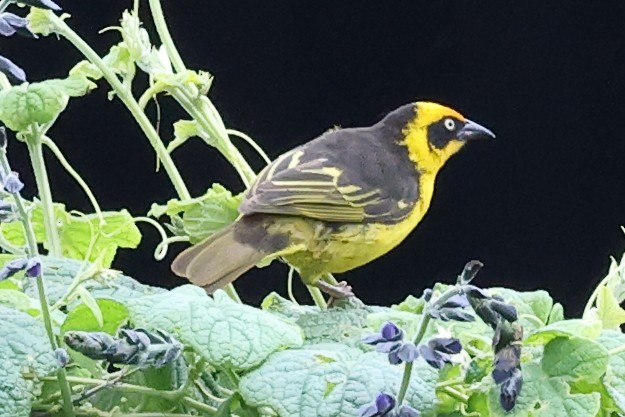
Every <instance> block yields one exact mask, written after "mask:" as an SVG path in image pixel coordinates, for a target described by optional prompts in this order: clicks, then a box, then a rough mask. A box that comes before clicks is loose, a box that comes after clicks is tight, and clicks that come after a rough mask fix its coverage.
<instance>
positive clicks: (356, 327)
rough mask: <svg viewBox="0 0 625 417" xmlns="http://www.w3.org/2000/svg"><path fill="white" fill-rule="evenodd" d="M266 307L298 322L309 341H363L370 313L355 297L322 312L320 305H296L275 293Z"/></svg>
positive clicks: (264, 302) (267, 299)
mask: <svg viewBox="0 0 625 417" xmlns="http://www.w3.org/2000/svg"><path fill="white" fill-rule="evenodd" d="M262 308H263V310H265V311H269V312H272V313H276V314H279V315H281V316H282V317H285V318H287V319H290V320H291V321H293V322H294V323H295V324H297V325H298V326H299V327H300V328H301V329H302V330H303V331H304V338H305V339H306V343H307V344H315V343H321V342H342V343H344V344H346V345H349V346H354V345H356V344H360V339H361V337H362V329H363V328H364V327H365V326H366V323H367V314H368V313H369V309H368V308H367V306H365V305H364V304H363V303H362V301H360V300H358V299H357V298H355V297H351V298H350V299H348V301H347V302H344V303H341V304H337V305H335V306H334V308H331V309H328V310H323V311H320V310H319V309H318V308H317V307H309V306H300V305H297V304H294V303H292V302H291V301H289V300H287V299H285V298H282V297H280V296H279V295H278V294H277V293H275V292H272V293H271V294H269V295H268V296H267V297H266V298H265V299H264V300H263V303H262Z"/></svg>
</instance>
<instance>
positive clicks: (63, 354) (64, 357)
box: [54, 348, 70, 368]
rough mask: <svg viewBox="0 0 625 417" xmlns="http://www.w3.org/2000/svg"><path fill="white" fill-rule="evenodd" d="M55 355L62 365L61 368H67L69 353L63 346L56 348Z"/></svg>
mask: <svg viewBox="0 0 625 417" xmlns="http://www.w3.org/2000/svg"><path fill="white" fill-rule="evenodd" d="M54 357H55V358H56V360H57V361H58V362H59V364H60V365H61V368H65V367H66V366H67V364H68V363H69V361H70V357H69V353H67V351H66V350H65V349H63V348H56V349H54Z"/></svg>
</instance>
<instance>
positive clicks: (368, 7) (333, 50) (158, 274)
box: [0, 0, 625, 315]
mask: <svg viewBox="0 0 625 417" xmlns="http://www.w3.org/2000/svg"><path fill="white" fill-rule="evenodd" d="M59 3H60V4H61V5H62V6H64V8H65V11H67V12H69V13H71V14H72V18H71V19H70V20H69V22H70V24H71V25H72V27H73V28H75V30H77V32H78V33H80V34H81V35H82V36H84V38H85V39H86V40H87V41H88V42H89V43H90V44H92V45H93V46H94V47H95V49H96V50H97V51H98V52H99V53H100V54H104V53H106V51H107V50H108V47H109V46H110V45H111V44H113V43H115V42H117V39H118V35H117V34H116V33H115V32H113V31H111V32H106V33H104V34H102V35H98V34H97V31H98V30H99V29H102V28H103V27H106V26H111V25H115V24H117V21H118V18H119V16H120V14H121V11H122V10H123V8H124V7H130V6H131V2H122V1H119V2H108V1H107V2H105V1H95V0H91V1H77V0H73V1H72V0H66V1H62V0H59ZM142 3H147V2H142ZM163 3H164V4H163V7H164V10H165V15H166V16H167V18H168V23H169V25H170V29H171V32H172V34H173V37H174V39H175V40H176V42H177V45H178V47H179V50H180V52H181V54H182V56H183V59H184V60H185V62H186V64H187V65H188V66H189V67H190V68H198V69H206V70H209V71H210V72H211V73H212V74H213V75H214V76H215V81H214V84H213V87H212V89H211V91H210V94H209V95H210V97H211V99H212V100H213V102H214V103H215V105H216V106H217V108H218V109H219V110H220V112H221V114H222V117H223V118H224V120H225V122H226V124H227V126H229V127H232V128H236V129H240V130H242V131H244V132H246V133H248V134H249V135H251V136H252V137H253V138H254V139H255V140H256V141H257V142H258V143H259V144H261V145H262V146H263V147H264V149H265V150H266V151H267V152H268V154H269V155H270V156H271V157H276V156H277V155H279V154H280V153H281V152H283V151H285V150H288V149H289V148H291V147H293V146H295V145H297V144H300V143H302V142H305V141H307V140H310V139H312V138H313V137H315V136H316V135H318V134H320V133H321V132H323V131H324V130H326V129H327V128H329V127H331V126H333V125H340V126H345V127H347V126H360V125H369V124H372V123H374V122H375V121H377V120H378V119H379V118H380V117H381V116H382V115H383V114H385V113H386V112H388V111H389V110H392V109H393V108H395V107H398V106H399V105H401V104H404V103H407V102H410V101H415V100H431V101H438V102H441V103H445V104H448V105H450V106H452V107H454V108H456V109H458V110H459V111H460V112H462V113H463V114H464V115H465V116H467V117H469V118H471V119H473V120H475V121H477V122H480V123H482V124H484V125H486V126H488V127H490V128H491V129H492V130H494V131H495V132H496V133H497V140H496V141H493V142H489V143H487V142H481V143H472V144H471V146H467V147H466V148H465V149H463V151H462V152H461V153H460V154H459V155H458V156H456V157H454V158H453V159H452V160H451V161H450V162H449V163H448V164H447V165H446V166H445V168H444V170H443V171H442V172H441V174H440V175H439V178H438V183H437V186H436V192H435V195H434V199H433V202H432V205H431V208H430V211H429V213H428V215H427V216H426V217H425V219H424V220H423V221H422V222H421V224H420V225H419V226H418V227H417V229H416V230H415V232H413V233H412V235H411V236H410V237H409V238H408V239H407V240H406V241H405V242H404V243H403V244H402V245H401V246H400V247H399V248H397V249H395V250H394V251H392V252H391V253H389V254H388V255H386V256H385V257H383V258H382V259H380V260H378V261H376V262H373V263H372V264H370V265H367V266H365V267H362V268H359V269H357V270H355V271H352V272H350V273H347V274H344V275H342V276H341V277H342V278H344V279H347V280H349V281H350V282H351V283H352V284H353V285H354V287H355V290H356V292H357V294H358V295H359V296H360V297H361V298H362V299H363V300H365V301H366V302H369V303H390V302H397V301H399V300H401V299H403V298H404V297H405V295H407V294H409V293H413V294H420V293H421V291H422V290H423V289H424V288H426V287H428V286H431V285H432V284H433V283H434V282H435V281H447V282H449V281H451V280H453V279H454V278H455V276H456V275H457V274H458V272H459V271H460V270H461V269H462V266H463V265H464V263H465V262H466V261H468V260H470V259H473V258H477V259H480V260H482V261H483V262H484V263H485V265H486V266H485V268H484V269H483V271H482V272H481V273H480V275H479V278H478V281H477V283H478V284H480V285H483V286H495V285H502V286H510V287H513V288H516V289H524V290H529V289H536V288H544V289H547V290H548V291H550V292H551V293H552V294H553V296H554V297H555V298H556V299H557V300H559V301H561V302H562V303H563V304H564V305H565V307H566V308H567V311H568V314H567V315H575V314H579V312H580V311H581V309H582V307H583V303H584V302H585V300H586V299H587V297H588V295H589V294H590V292H591V291H592V289H593V288H594V286H595V285H596V283H597V282H598V280H600V279H601V277H602V276H603V275H604V274H605V272H606V269H607V266H608V264H609V256H610V255H616V256H618V257H619V258H620V254H621V253H622V252H623V249H624V248H625V238H624V236H623V233H622V231H621V229H620V225H622V224H625V180H624V179H625V164H624V163H623V158H624V156H625V145H624V137H623V136H624V131H625V118H624V117H623V116H624V111H625V82H624V80H625V29H624V28H623V18H624V14H625V5H624V4H623V3H622V2H618V1H611V2H607V1H594V2H585V1H584V2H582V1H571V0H561V1H551V2H544V1H538V0H536V1H524V2H500V1H479V2H478V1H414V0H413V1H394V2H374V1H360V2H356V1H340V2H337V1H287V0H284V1H272V2H252V1H232V0H214V1H199V0H196V1H173V0H163ZM146 12H147V4H144V5H143V8H142V13H141V14H142V17H144V18H147V17H148V14H147V13H146ZM147 27H148V29H150V30H151V31H152V26H151V25H150V24H147ZM152 33H153V31H152ZM0 53H1V54H3V55H5V56H8V57H10V58H11V59H13V60H14V61H15V62H16V63H17V64H19V65H21V66H22V67H23V68H24V69H25V70H26V71H27V73H28V75H29V80H31V81H36V80H40V79H43V78H47V77H50V76H57V77H60V76H64V74H66V72H67V71H68V70H69V68H71V66H72V65H73V64H74V63H75V62H76V61H77V60H78V59H79V58H80V55H79V54H78V53H77V52H76V51H75V50H74V49H73V48H72V46H71V45H70V44H68V43H67V42H66V41H64V40H57V39H55V38H54V37H49V38H45V39H41V40H39V41H32V40H27V39H13V38H11V39H8V40H5V39H3V40H2V41H1V44H0ZM141 81H142V79H141ZM100 87H101V88H100V89H98V90H97V91H95V92H93V93H91V94H90V95H89V96H88V97H87V98H84V99H80V100H76V101H74V102H72V103H70V105H69V107H68V110H67V112H66V113H65V114H64V115H62V116H61V118H60V119H59V120H58V122H57V124H56V126H55V127H54V128H53V130H52V131H51V136H52V137H53V138H54V139H55V140H56V142H57V143H58V144H59V146H60V147H61V148H62V149H63V150H64V152H65V153H66V156H67V157H68V159H69V160H70V161H71V162H72V163H73V164H74V165H75V167H76V168H77V169H78V170H79V172H81V173H82V175H83V177H84V178H85V179H86V180H87V181H88V182H89V183H90V184H91V185H92V187H93V191H94V192H95V194H96V196H97V197H98V198H99V200H100V202H101V204H102V205H103V206H104V207H106V208H108V209H119V208H128V209H130V210H131V211H132V212H133V213H135V214H137V215H138V214H143V213H145V212H146V211H147V210H148V209H149V206H150V203H151V202H152V201H165V200H167V199H169V198H172V197H174V196H175V194H174V190H173V187H172V186H171V185H170V183H169V181H168V179H167V177H166V176H165V174H164V173H163V172H160V173H158V174H154V173H153V171H154V165H155V161H154V156H153V154H152V153H151V152H150V149H149V145H148V142H147V140H146V139H145V138H144V137H143V136H142V133H141V131H140V130H139V128H138V127H137V126H136V124H134V121H133V119H132V118H131V117H130V115H129V114H128V113H127V112H126V110H125V108H124V107H123V106H122V105H121V103H120V102H118V101H116V100H114V101H112V102H108V101H106V90H107V89H106V86H104V84H102V83H100ZM161 103H162V107H163V111H164V113H165V116H164V118H163V125H162V130H161V132H162V136H163V137H164V138H165V139H166V140H168V139H169V138H170V137H171V128H170V126H171V122H172V121H174V120H176V119H177V118H179V117H182V116H183V113H181V112H180V111H179V110H177V108H176V106H174V105H172V104H171V103H170V102H169V101H168V100H167V99H164V100H161ZM150 115H151V116H153V115H154V109H153V107H152V108H151V109H150ZM235 141H236V143H237V145H239V144H240V145H241V147H242V148H245V145H243V144H242V142H239V141H237V140H236V139H235ZM23 148H24V147H23V145H22V144H13V145H11V149H10V153H11V157H12V158H13V159H12V160H13V165H14V168H16V169H17V170H19V171H20V173H21V175H22V177H23V179H24V180H25V181H26V182H27V194H28V195H29V196H31V195H32V193H33V192H34V185H33V184H34V183H33V181H32V174H31V172H30V169H29V167H28V165H27V157H26V154H25V151H24V149H23ZM245 153H246V155H248V156H249V157H250V160H251V161H252V163H253V165H254V167H255V168H256V169H259V168H261V166H262V163H261V161H260V159H258V158H257V157H255V156H254V154H253V153H251V152H249V151H247V150H246V151H245ZM175 160H176V162H177V163H178V165H179V167H180V170H181V171H182V174H183V176H184V178H185V180H186V182H187V184H188V187H189V188H190V190H191V192H192V194H194V195H199V194H201V193H203V192H204V191H205V189H206V188H207V187H208V186H210V184H211V183H212V182H221V183H223V184H224V185H226V186H227V187H229V188H231V189H233V190H234V191H240V190H241V189H242V185H241V183H240V181H239V180H238V179H237V177H236V175H235V174H234V171H233V170H232V169H231V168H230V166H229V165H228V164H227V162H225V160H224V159H223V158H222V157H221V156H219V155H218V154H217V152H216V151H214V150H213V149H210V148H207V147H206V146H205V145H203V143H201V141H200V140H193V141H191V142H190V143H188V145H187V146H185V147H184V148H183V149H181V150H178V151H176V153H175ZM48 162H49V169H50V173H51V182H52V186H53V191H54V197H55V199H56V200H59V201H63V202H65V203H66V204H67V205H68V207H69V208H72V209H79V210H84V211H86V210H89V209H90V207H89V204H88V202H87V200H86V199H85V197H84V196H83V194H82V193H81V191H80V190H79V188H78V187H77V186H76V185H74V184H73V182H72V180H71V179H70V178H69V177H68V176H67V175H66V174H65V173H64V171H63V170H62V169H61V168H60V167H59V166H58V164H57V163H55V162H54V161H53V159H52V158H48ZM142 230H143V231H144V233H145V238H144V241H143V242H142V244H141V246H140V249H139V251H138V252H131V251H122V252H120V254H119V255H118V257H117V260H116V263H115V267H116V268H119V269H122V270H124V271H125V272H127V273H128V274H130V275H132V276H134V277H136V278H138V279H139V280H141V281H143V282H147V283H152V284H159V285H164V286H168V287H170V286H174V285H177V284H180V283H181V282H182V281H180V280H178V279H177V278H175V277H174V276H173V275H172V274H171V273H170V272H169V267H168V265H169V261H170V260H171V258H172V256H173V252H177V251H178V250H179V249H182V247H183V246H182V245H178V246H176V247H174V248H173V249H174V250H173V251H172V253H171V254H170V256H169V257H168V258H167V261H164V262H160V263H157V262H155V261H153V260H152V259H151V253H152V250H153V248H154V245H155V244H156V243H157V234H156V233H155V232H154V231H153V230H151V229H150V228H148V227H147V226H145V227H143V226H142ZM285 276H286V267H284V266H283V265H274V266H272V267H270V268H267V269H264V270H256V271H253V272H252V273H249V274H247V275H246V276H245V277H243V278H242V279H240V280H239V281H237V287H238V289H239V292H240V293H241V295H242V297H243V298H244V299H245V300H246V301H248V302H252V303H258V302H259V301H260V300H261V299H262V297H263V296H264V295H266V294H267V293H268V292H269V291H271V290H273V289H277V290H278V291H280V292H282V293H284V288H285Z"/></svg>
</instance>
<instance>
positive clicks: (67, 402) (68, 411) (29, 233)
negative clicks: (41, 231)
mask: <svg viewBox="0 0 625 417" xmlns="http://www.w3.org/2000/svg"><path fill="white" fill-rule="evenodd" d="M0 134H2V135H4V134H5V133H4V131H3V132H0ZM40 146H41V145H40ZM0 149H1V150H0V165H1V166H2V170H3V171H4V174H5V175H8V174H9V173H10V172H11V167H10V165H9V160H8V159H7V154H6V147H0ZM33 167H34V165H33ZM44 172H45V169H44ZM13 198H14V200H15V206H16V208H17V211H18V214H19V217H20V221H21V223H22V226H23V227H24V232H25V235H26V242H27V244H28V256H29V257H36V256H37V255H38V249H37V239H36V237H35V231H34V230H33V227H32V224H31V223H30V220H29V218H28V213H27V212H26V207H25V206H24V202H23V201H22V197H21V195H20V193H14V194H13ZM55 230H56V229H55ZM35 280H36V283H37V293H38V295H39V303H40V304H41V315H42V317H43V324H44V327H45V329H46V333H47V335H48V339H49V340H50V346H51V347H52V349H56V348H57V347H58V345H57V343H56V337H55V335H54V330H53V329H52V319H51V317H50V309H49V307H48V299H47V297H46V289H45V285H44V281H43V272H40V273H39V275H38V276H37V277H36V278H35ZM57 379H58V381H59V385H60V387H61V396H62V398H63V411H64V413H65V415H66V416H67V417H74V416H75V413H74V406H73V404H72V394H71V389H70V386H69V383H68V382H67V374H66V373H65V368H61V369H60V370H59V371H58V373H57Z"/></svg>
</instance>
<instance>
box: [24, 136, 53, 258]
mask: <svg viewBox="0 0 625 417" xmlns="http://www.w3.org/2000/svg"><path fill="white" fill-rule="evenodd" d="M26 144H27V145H28V153H29V154H30V162H31V164H32V166H33V171H34V173H35V181H36V182H37V191H38V193H39V199H40V200H41V208H42V211H43V224H44V227H45V230H46V243H47V245H46V246H47V249H48V251H49V254H50V255H52V256H61V239H60V238H59V231H58V228H57V224H56V218H55V217H54V206H53V201H52V191H51V190H50V181H49V180H48V173H47V170H46V162H45V160H44V159H43V147H42V145H41V136H40V133H35V134H33V136H31V137H29V138H28V139H27V140H26Z"/></svg>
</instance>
